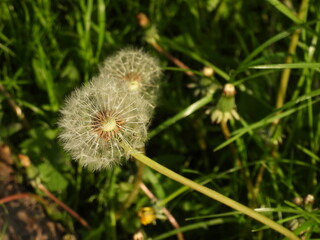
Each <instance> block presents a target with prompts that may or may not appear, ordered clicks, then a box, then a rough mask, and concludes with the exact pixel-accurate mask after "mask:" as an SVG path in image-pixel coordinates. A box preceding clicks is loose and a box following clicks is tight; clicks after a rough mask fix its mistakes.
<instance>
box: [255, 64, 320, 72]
mask: <svg viewBox="0 0 320 240" xmlns="http://www.w3.org/2000/svg"><path fill="white" fill-rule="evenodd" d="M250 68H253V69H286V68H290V69H304V68H309V69H316V70H320V63H306V62H300V63H283V64H266V65H257V66H252V67H250Z"/></svg>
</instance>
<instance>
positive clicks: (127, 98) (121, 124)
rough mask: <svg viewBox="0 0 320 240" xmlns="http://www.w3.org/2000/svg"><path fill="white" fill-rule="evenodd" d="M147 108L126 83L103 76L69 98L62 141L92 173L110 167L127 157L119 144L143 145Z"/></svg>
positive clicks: (63, 122) (64, 116) (147, 115)
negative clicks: (129, 89)
mask: <svg viewBox="0 0 320 240" xmlns="http://www.w3.org/2000/svg"><path fill="white" fill-rule="evenodd" d="M147 105H148V103H147V101H146V100H145V99H144V98H142V97H140V95H138V94H130V92H128V90H127V87H126V86H125V85H124V84H120V82H119V81H114V80H112V79H109V80H108V81H106V79H104V78H103V77H102V76H101V75H100V76H99V77H96V78H94V79H93V80H92V81H91V83H90V84H87V85H84V86H82V87H81V88H79V89H77V90H75V91H74V92H73V93H72V94H71V95H70V96H69V98H68V99H67V101H66V103H65V105H64V106H63V107H62V109H61V118H60V121H59V122H58V124H59V127H60V129H61V133H60V135H59V138H60V140H61V141H62V143H63V147H64V149H65V150H66V151H68V152H69V153H70V154H71V156H72V157H73V158H74V159H76V160H79V162H80V163H81V165H83V166H87V167H89V168H91V169H93V170H98V169H101V168H108V167H111V166H113V165H114V164H116V163H119V162H120V160H121V158H122V157H125V158H127V157H128V154H127V153H125V152H124V150H123V149H122V147H121V146H120V142H124V143H126V144H128V145H129V146H131V147H132V148H133V149H138V148H141V147H143V146H144V143H145V141H146V138H147V125H148V123H149V119H150V115H151V113H150V112H149V109H150V108H148V107H147Z"/></svg>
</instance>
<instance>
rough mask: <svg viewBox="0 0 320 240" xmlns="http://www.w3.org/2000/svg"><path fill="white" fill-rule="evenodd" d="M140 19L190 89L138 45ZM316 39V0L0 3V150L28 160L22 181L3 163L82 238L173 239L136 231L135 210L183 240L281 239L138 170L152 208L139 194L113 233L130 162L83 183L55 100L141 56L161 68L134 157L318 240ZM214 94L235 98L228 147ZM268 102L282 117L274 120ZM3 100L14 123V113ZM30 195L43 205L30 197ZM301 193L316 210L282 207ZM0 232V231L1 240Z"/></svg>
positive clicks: (132, 172)
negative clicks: (232, 92)
mask: <svg viewBox="0 0 320 240" xmlns="http://www.w3.org/2000/svg"><path fill="white" fill-rule="evenodd" d="M301 2H303V3H304V4H305V5H304V8H303V11H302V10H299V8H300V6H299V4H301ZM286 4H287V5H286ZM288 5H289V6H288ZM139 12H143V13H145V14H146V15H147V16H148V17H149V19H150V22H151V24H153V25H154V26H155V27H156V29H157V36H151V37H155V39H156V40H157V42H158V43H159V45H160V46H161V47H162V48H163V49H165V50H166V51H167V52H169V53H170V54H172V55H173V56H175V57H176V58H178V59H180V60H181V61H182V62H184V63H185V64H186V65H187V66H189V67H190V69H191V72H193V73H194V75H195V76H196V77H195V78H196V80H194V79H192V78H190V77H189V76H188V75H186V74H185V70H181V69H178V68H177V66H175V65H174V64H173V63H172V62H171V61H169V60H168V59H167V58H166V57H165V56H164V55H162V54H160V53H159V52H157V51H156V50H155V49H154V48H153V47H152V45H151V44H150V41H146V39H147V40H148V39H149V40H150V35H149V38H146V36H145V35H146V34H148V29H143V28H141V27H140V26H139V24H138V22H137V19H136V14H137V13H139ZM297 12H300V15H298V14H297ZM299 16H300V17H301V16H302V18H300V17H299ZM149 34H150V32H149ZM295 34H296V35H297V36H298V39H297V40H296V41H294V40H292V39H293V37H292V36H293V35H295ZM319 34H320V4H319V3H318V1H316V0H313V1H309V2H308V1H305V0H304V1H293V0H292V1H290V0H289V1H277V0H268V1H254V0H249V1H244V0H243V1H236V2H234V1H232V0H217V1H205V0H201V1H190V0H180V1H169V0H161V1H156V0H151V1H103V0H96V1H93V0H86V1H85V0H79V1H48V0H36V1H31V0H25V1H9V0H7V1H1V2H0V84H1V85H2V86H3V87H4V88H5V92H4V91H1V94H0V124H1V125H0V142H1V143H3V144H8V145H9V146H10V147H11V149H12V151H13V153H14V154H15V155H18V154H19V153H23V154H26V155H28V156H29V157H30V159H31V162H32V169H24V168H22V167H21V164H20V163H19V162H18V160H17V162H16V166H17V171H18V173H19V175H21V179H22V183H23V184H24V185H27V186H36V185H34V184H33V183H34V180H35V179H36V180H37V181H41V183H42V184H43V185H44V186H46V187H47V188H48V189H49V190H50V191H51V192H52V193H53V194H54V195H55V196H56V197H57V198H59V199H60V200H61V201H62V202H64V203H65V204H67V205H68V206H70V207H71V208H72V209H73V210H75V211H76V212H77V213H78V214H79V215H81V216H82V217H83V218H84V219H86V221H87V222H88V223H89V224H90V226H91V229H90V230H88V229H86V228H84V227H83V226H82V225H81V224H80V223H79V222H78V221H77V220H75V219H74V218H72V217H71V216H70V215H69V214H68V213H67V212H65V211H64V210H61V209H59V210H55V211H51V212H48V214H49V215H50V217H51V218H52V219H54V221H59V222H61V223H62V224H63V225H64V226H65V227H66V228H67V229H68V231H69V232H70V233H74V234H75V235H77V236H78V237H79V238H81V239H110V240H116V239H119V240H120V239H131V238H132V235H133V233H134V232H135V231H137V230H139V229H142V230H143V231H144V232H145V233H146V235H147V236H148V237H149V238H151V239H176V235H175V234H176V232H175V230H174V228H173V227H172V226H171V224H170V223H169V222H168V220H157V224H156V225H155V226H153V225H148V226H143V225H142V224H141V223H140V221H139V218H138V216H137V212H138V210H139V209H140V208H141V207H144V206H150V205H156V206H157V207H159V206H162V204H165V206H166V208H168V210H169V211H170V212H171V214H172V215H173V216H174V217H175V218H176V220H177V222H178V223H179V224H180V226H181V227H182V230H183V233H184V237H185V239H209V238H208V236H215V238H216V239H243V240H247V239H283V237H282V236H281V235H280V234H278V233H276V232H275V231H273V230H270V229H268V228H266V227H265V226H263V225H262V224H260V223H258V222H256V221H254V220H251V219H249V218H248V217H246V216H244V215H242V214H239V213H238V212H234V211H233V210H232V209H230V208H228V207H226V206H224V205H222V204H221V203H219V202H216V201H213V200H211V199H209V198H206V197H204V196H202V195H201V194H199V193H197V192H195V191H192V190H190V189H189V188H186V187H185V186H182V185H179V184H178V183H175V182H173V181H172V180H171V179H169V178H166V177H164V176H162V175H160V174H159V173H157V172H155V171H153V170H150V169H149V168H146V169H145V170H144V172H143V182H144V183H145V184H146V185H147V186H148V188H149V189H150V190H151V191H152V192H153V194H154V195H155V196H156V197H157V198H158V199H159V202H157V203H154V202H152V201H151V200H150V199H149V198H148V197H147V196H146V195H145V194H144V193H143V192H142V191H140V192H139V193H138V195H137V197H136V198H135V200H134V201H133V203H132V205H131V206H130V207H129V208H128V209H126V210H125V211H124V212H123V215H122V216H121V218H120V219H118V220H117V213H118V211H119V209H120V208H121V206H122V205H123V204H124V202H125V201H126V199H127V197H128V195H129V194H130V192H131V191H132V190H133V188H134V178H135V176H136V175H137V172H138V168H137V165H136V164H135V162H134V161H131V160H130V161H128V163H126V164H122V165H121V166H118V167H115V168H114V169H112V170H103V171H101V172H94V173H93V172H91V171H89V170H87V169H83V168H81V167H80V166H79V165H78V164H77V162H75V161H72V160H71V159H70V156H68V155H67V154H66V153H65V152H64V151H63V150H62V147H61V145H60V144H59V142H58V141H57V134H58V131H59V130H58V129H57V119H58V118H59V108H60V106H61V104H63V101H64V99H65V97H66V96H67V95H68V94H69V93H70V92H71V91H72V90H73V89H74V88H76V87H78V86H80V85H81V84H82V83H84V82H88V81H89V80H90V79H91V77H93V76H94V75H96V74H97V73H98V66H99V63H101V62H102V61H103V60H104V59H105V58H106V57H107V56H109V55H110V54H112V53H113V52H115V51H116V50H118V49H121V48H123V47H127V46H135V47H140V48H143V49H145V50H146V51H149V52H150V53H151V54H152V55H153V56H157V57H158V58H159V59H160V61H161V66H162V67H163V69H164V74H163V78H162V83H161V97H160V101H159V104H158V106H157V108H156V113H155V115H154V118H153V122H152V124H151V127H150V131H149V132H150V133H149V136H150V140H149V142H148V143H147V145H146V155H147V156H149V157H151V158H152V159H154V160H156V161H157V162H159V163H161V164H163V165H165V166H166V167H168V168H170V169H172V170H174V171H176V172H178V173H179V174H181V175H184V176H186V177H188V178H190V179H193V180H195V181H196V182H198V183H200V184H203V185H206V186H207V187H209V188H212V189H214V190H216V191H218V192H220V193H222V194H224V195H226V196H228V197H230V198H232V199H234V200H236V201H238V202H240V203H242V204H244V205H247V206H250V207H254V208H257V209H258V210H259V211H261V212H263V214H264V215H266V216H267V217H270V218H272V219H273V220H274V221H277V222H278V223H281V224H283V225H284V226H285V227H288V228H289V226H290V224H291V226H292V224H293V223H294V222H299V224H297V229H296V233H300V232H305V233H304V237H305V239H319V238H320V227H319V226H320V215H319V210H318V208H319V196H320V194H319V191H320V184H319V181H320V179H319V174H320V172H319V171H320V165H319V153H320V111H319V109H320V104H319V99H320V98H319V96H320V90H319V87H320V81H319V79H320V74H319V70H320V65H319V62H320V51H319V47H320V44H319ZM292 44H295V48H294V50H293V52H290V51H289V50H288V49H289V46H291V45H292ZM288 52H290V54H288ZM288 56H290V57H292V62H288ZM204 66H209V67H212V68H213V69H214V75H213V77H205V76H204V75H203V74H202V73H201V70H202V68H203V67H204ZM284 69H290V72H289V81H288V84H287V87H285V88H284V89H285V90H284V92H280V93H279V88H280V83H281V82H283V80H282V79H283V77H282V74H283V71H284ZM286 71H287V70H286ZM226 83H233V84H234V85H235V86H236V91H237V94H236V96H235V100H236V105H237V112H238V113H239V115H240V116H241V120H240V121H236V120H232V121H231V122H228V124H227V128H228V130H229V131H230V138H229V139H225V134H226V132H224V131H223V128H222V127H223V126H221V125H220V124H216V123H215V124H213V123H211V120H210V115H208V114H207V113H208V112H212V111H213V109H214V107H215V105H216V104H217V102H218V100H219V98H220V96H221V86H223V85H225V84H226ZM191 85H192V87H190V86H191ZM0 90H1V89H0ZM213 91H215V92H214V94H213V93H212V92H213ZM8 94H9V95H10V97H9V95H8ZM279 98H282V100H284V104H282V105H281V106H279V108H276V104H277V101H278V99H279ZM12 101H13V102H14V103H15V104H16V106H18V107H19V108H21V109H22V112H23V114H24V115H21V114H19V113H18V114H17V113H16V112H15V111H14V109H13V107H12V104H11V103H12ZM24 117H25V118H24ZM24 119H25V120H24ZM25 121H27V124H26V122H25ZM224 130H225V129H224ZM239 161H240V163H241V164H240V165H239ZM248 182H249V183H251V184H252V186H253V191H255V194H256V196H255V197H253V196H252V192H250V189H249V188H248V186H249V185H250V184H249V185H248ZM30 192H33V193H36V194H38V195H40V196H45V195H44V194H43V193H42V192H41V191H40V190H39V189H38V188H37V187H33V188H30ZM308 194H311V195H313V196H314V197H315V202H314V203H313V205H311V204H302V205H300V206H297V205H295V204H293V203H292V201H293V199H294V198H302V199H304V198H305V197H306V196H307V195H308ZM230 229H232V231H231V230H230ZM6 230H7V226H0V232H1V235H2V234H5V231H6ZM210 239H211V238H210Z"/></svg>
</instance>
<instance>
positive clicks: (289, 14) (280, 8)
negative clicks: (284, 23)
mask: <svg viewBox="0 0 320 240" xmlns="http://www.w3.org/2000/svg"><path fill="white" fill-rule="evenodd" d="M267 2H269V3H270V4H271V5H273V6H274V7H275V8H276V9H278V11H279V12H281V13H283V14H284V15H285V16H286V17H288V18H290V19H291V20H292V21H293V22H295V23H302V22H303V21H302V20H301V19H299V18H298V17H297V16H296V15H295V14H294V13H293V12H292V10H290V9H289V8H288V7H287V6H285V5H284V4H283V3H281V2H280V1H278V0H267Z"/></svg>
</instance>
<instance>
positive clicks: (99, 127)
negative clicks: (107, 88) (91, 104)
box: [91, 111, 124, 141]
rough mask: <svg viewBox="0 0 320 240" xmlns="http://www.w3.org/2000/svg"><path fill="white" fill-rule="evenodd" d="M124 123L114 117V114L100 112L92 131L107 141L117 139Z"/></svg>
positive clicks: (94, 120) (94, 121)
mask: <svg viewBox="0 0 320 240" xmlns="http://www.w3.org/2000/svg"><path fill="white" fill-rule="evenodd" d="M123 124H124V121H122V120H121V119H119V118H118V117H117V116H115V115H113V112H111V111H110V112H109V111H105V112H99V113H98V114H97V115H96V116H95V117H94V119H93V121H92V125H91V126H92V129H93V131H94V132H95V133H96V134H98V136H99V137H100V138H102V139H104V140H106V141H109V140H110V139H111V138H114V137H117V134H118V133H119V132H120V131H121V129H122V125H123Z"/></svg>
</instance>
